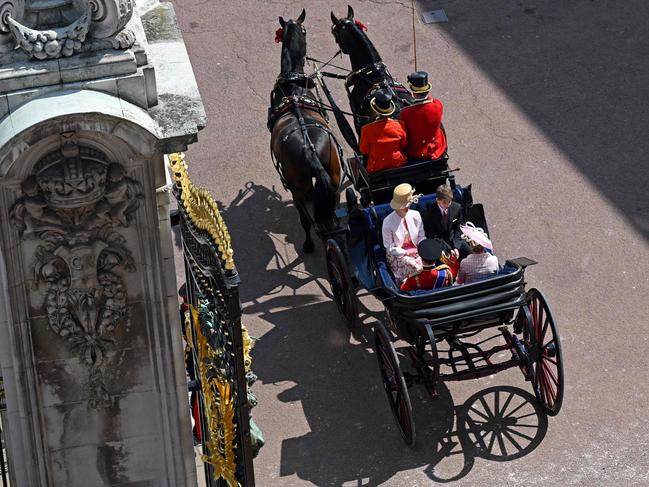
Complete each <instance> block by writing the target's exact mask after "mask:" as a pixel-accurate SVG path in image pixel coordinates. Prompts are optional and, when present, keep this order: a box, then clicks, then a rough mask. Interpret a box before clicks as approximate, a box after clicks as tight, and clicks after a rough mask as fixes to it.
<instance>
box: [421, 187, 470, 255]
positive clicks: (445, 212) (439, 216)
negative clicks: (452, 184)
mask: <svg viewBox="0 0 649 487" xmlns="http://www.w3.org/2000/svg"><path fill="white" fill-rule="evenodd" d="M435 196H436V201H435V203H433V204H432V205H429V206H428V209H427V211H426V215H424V218H423V220H424V230H425V232H426V237H427V238H439V239H441V240H443V241H445V242H446V243H447V244H448V245H450V246H451V248H453V249H458V250H459V251H460V258H461V259H462V258H464V257H466V256H467V255H469V254H470V253H471V249H470V247H469V245H468V244H467V243H466V242H465V241H464V240H463V239H462V232H461V231H460V224H461V223H464V221H463V215H462V206H460V204H459V203H456V202H454V201H453V192H452V191H451V188H449V187H448V186H445V185H442V186H439V187H438V188H437V190H436V191H435Z"/></svg>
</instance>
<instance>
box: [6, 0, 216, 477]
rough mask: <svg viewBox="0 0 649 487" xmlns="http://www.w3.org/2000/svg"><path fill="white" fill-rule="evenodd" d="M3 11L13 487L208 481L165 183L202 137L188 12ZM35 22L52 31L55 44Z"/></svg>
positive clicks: (96, 1) (23, 4) (45, 6)
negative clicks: (180, 20)
mask: <svg viewBox="0 0 649 487" xmlns="http://www.w3.org/2000/svg"><path fill="white" fill-rule="evenodd" d="M122 4H123V6H124V8H122ZM88 5H90V6H91V7H92V8H93V9H99V10H96V11H95V10H93V11H91V12H90V13H88V12H87V11H86V10H85V9H86V7H88ZM115 7H117V8H118V9H117V10H114V8H115ZM0 8H1V9H2V12H0V14H2V15H0V369H1V373H0V375H2V376H3V378H4V386H5V389H6V394H7V411H6V417H7V424H6V425H5V427H7V428H8V429H9V431H8V432H7V433H8V437H9V438H10V439H11V441H10V444H9V445H8V446H9V448H10V450H11V456H12V467H13V471H12V477H13V481H14V483H13V484H12V485H17V486H26V487H36V486H57V487H58V486H61V487H76V486H83V487H88V486H95V485H97V486H100V485H101V486H104V485H105V486H115V487H117V486H121V487H127V486H132V487H135V486H138V487H149V486H156V487H162V486H165V487H167V486H168V487H172V486H192V485H196V471H195V462H194V452H193V444H192V438H191V426H190V418H189V405H188V403H187V382H186V376H185V370H184V363H183V350H182V341H181V333H180V323H179V315H178V312H179V310H178V300H177V287H176V279H175V266H174V263H173V248H172V241H171V231H170V225H169V208H168V206H169V197H168V194H167V193H166V192H164V191H160V189H161V188H162V187H164V186H165V184H167V183H168V181H167V172H166V169H165V154H167V153H170V152H175V151H178V150H185V149H186V148H187V145H188V144H190V143H192V142H193V141H194V140H196V134H197V132H198V130H200V129H201V128H202V127H203V126H204V125H205V112H204V110H203V106H202V103H201V100H200V95H199V94H198V90H197V88H196V83H195V80H194V78H193V74H192V70H191V65H190V63H189V59H188V58H187V53H186V51H185V49H184V44H183V41H182V37H180V32H179V31H178V30H177V29H176V28H175V27H174V26H176V22H175V16H174V13H173V9H172V8H171V5H170V4H159V3H158V2H157V1H148V2H146V4H145V5H144V6H140V9H139V10H138V9H137V7H136V6H135V3H134V2H132V1H131V0H92V1H91V2H86V1H85V0H84V1H81V0H73V1H70V2H60V1H58V0H55V1H51V2H50V1H46V0H41V1H39V2H31V1H28V0H26V1H23V0H7V1H5V2H4V3H2V5H0ZM101 9H108V10H106V12H108V14H107V15H105V16H102V15H99V14H98V13H97V12H99V11H101ZM111 9H112V10H111ZM7 12H9V14H8V15H7ZM37 13H38V15H36V14H37ZM163 14H164V15H163ZM84 15H89V17H88V18H87V19H85V20H84V17H83V16H84ZM141 15H142V16H144V17H146V18H147V19H148V20H146V21H145V22H144V24H143V22H142V20H141V18H140V17H141ZM39 19H40V20H39ZM43 19H49V20H48V22H56V21H60V22H63V23H67V24H66V25H62V26H61V27H60V28H59V27H54V28H52V26H51V25H50V26H43V25H38V23H39V22H41V21H43ZM57 19H58V20H57ZM75 19H76V20H75ZM111 22H112V23H111ZM75 23H76V27H74V26H73V24H75ZM82 24H83V25H82ZM109 24H110V25H109ZM70 26H73V27H74V28H72V27H70ZM84 26H85V27H84ZM30 29H31V30H30ZM48 29H49V30H48ZM52 29H54V30H52ZM79 29H81V30H79ZM83 29H86V32H85V34H83V35H81V34H80V32H82V31H83ZM72 31H74V32H76V34H73V33H72ZM30 32H37V34H34V35H36V38H37V39H41V38H40V37H38V36H39V35H42V36H46V37H44V38H43V39H42V42H41V44H42V46H37V45H36V44H35V41H32V40H30V39H32V37H33V36H31V37H30V35H31V34H30ZM38 32H40V34H38ZM48 32H55V33H56V38H50V37H47V36H51V35H52V34H50V33H48ZM86 34H87V35H86ZM149 38H150V39H151V42H149ZM66 39H67V40H72V41H73V42H72V43H69V42H67V41H66ZM54 40H57V43H56V44H55V43H54ZM58 41H61V42H58ZM77 41H78V42H79V44H78V45H77V44H75V42H77ZM66 42H67V44H66ZM48 43H49V44H48ZM46 44H47V45H46ZM16 46H18V47H17V48H16ZM66 46H67V48H68V49H66ZM45 47H46V48H47V51H46V53H45V54H43V53H42V52H41V51H40V49H41V48H45ZM57 49H58V50H57ZM165 52H166V53H168V54H169V56H167V57H165V54H164V53H165ZM36 53H38V54H36ZM170 78H172V79H171V80H170Z"/></svg>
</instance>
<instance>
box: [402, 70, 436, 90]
mask: <svg viewBox="0 0 649 487" xmlns="http://www.w3.org/2000/svg"><path fill="white" fill-rule="evenodd" d="M408 84H409V85H410V90H411V91H412V92H413V93H428V92H429V91H430V89H431V86H430V83H429V82H428V73H427V72H426V71H415V72H414V73H412V74H410V75H408Z"/></svg>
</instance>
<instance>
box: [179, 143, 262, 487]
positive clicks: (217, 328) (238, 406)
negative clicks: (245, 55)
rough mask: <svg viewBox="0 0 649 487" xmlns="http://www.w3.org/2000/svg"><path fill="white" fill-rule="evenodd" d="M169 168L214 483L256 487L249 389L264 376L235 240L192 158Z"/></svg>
mask: <svg viewBox="0 0 649 487" xmlns="http://www.w3.org/2000/svg"><path fill="white" fill-rule="evenodd" d="M169 162H170V168H171V170H172V172H173V175H174V185H173V194H174V196H175V197H176V199H177V201H178V210H179V222H178V224H179V225H180V235H181V239H182V248H183V255H184V262H185V275H186V283H185V286H183V288H184V290H183V292H181V295H182V296H183V300H184V304H183V307H182V308H181V309H182V319H183V321H184V326H183V328H184V330H183V332H184V336H185V340H186V343H187V345H188V348H187V350H186V359H187V364H188V374H189V376H190V379H192V381H191V382H190V384H193V385H194V387H193V389H194V391H193V393H192V397H193V398H194V399H195V400H194V401H193V409H194V418H195V422H196V426H195V437H198V438H197V439H198V440H199V441H201V443H202V451H203V455H202V459H203V462H204V464H205V479H206V483H207V485H208V486H209V487H212V486H219V487H221V486H223V487H225V486H228V487H236V486H239V485H241V486H251V487H252V486H254V485H255V480H254V471H253V464H252V459H253V456H254V455H255V454H256V452H257V451H258V449H259V448H260V447H261V446H262V445H263V438H262V436H261V432H260V431H259V429H258V428H257V427H256V425H255V424H254V422H253V421H252V419H251V418H250V407H251V406H254V405H255V404H256V399H255V397H254V395H253V394H252V392H250V390H249V386H250V385H252V383H253V382H254V381H255V379H256V376H255V375H254V374H253V372H252V370H251V368H250V366H251V359H250V345H251V344H250V337H249V335H248V332H247V330H246V328H245V327H244V326H243V325H242V324H241V304H240V302H239V276H238V274H237V271H236V268H235V265H234V258H233V251H232V246H231V242H230V235H229V233H228V229H227V227H226V225H225V223H224V222H223V219H222V217H221V214H220V212H219V210H218V207H217V204H216V202H215V201H214V199H213V198H212V196H211V195H210V193H209V192H208V191H207V190H206V189H205V188H200V187H197V186H194V184H193V183H192V182H191V180H190V178H189V175H188V172H187V165H186V164H185V162H184V156H183V155H182V154H171V155H170V156H169ZM251 430H252V433H251Z"/></svg>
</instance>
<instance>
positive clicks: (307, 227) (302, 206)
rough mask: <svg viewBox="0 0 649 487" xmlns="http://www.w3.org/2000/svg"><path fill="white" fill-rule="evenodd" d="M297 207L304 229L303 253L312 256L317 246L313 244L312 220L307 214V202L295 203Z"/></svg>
mask: <svg viewBox="0 0 649 487" xmlns="http://www.w3.org/2000/svg"><path fill="white" fill-rule="evenodd" d="M295 206H296V207H297V211H298V213H299V214H300V223H301V224H302V228H304V233H305V240H304V243H303V244H302V251H303V252H306V253H307V254H310V253H311V252H313V249H314V248H315V245H314V244H313V239H312V238H311V218H310V217H309V215H308V214H307V211H308V210H307V208H306V202H305V201H299V202H298V201H295Z"/></svg>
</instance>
